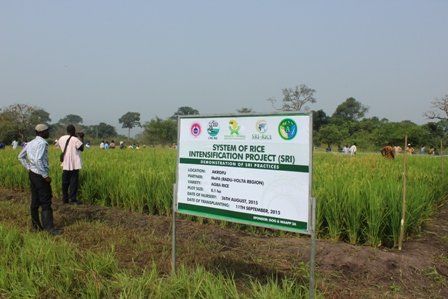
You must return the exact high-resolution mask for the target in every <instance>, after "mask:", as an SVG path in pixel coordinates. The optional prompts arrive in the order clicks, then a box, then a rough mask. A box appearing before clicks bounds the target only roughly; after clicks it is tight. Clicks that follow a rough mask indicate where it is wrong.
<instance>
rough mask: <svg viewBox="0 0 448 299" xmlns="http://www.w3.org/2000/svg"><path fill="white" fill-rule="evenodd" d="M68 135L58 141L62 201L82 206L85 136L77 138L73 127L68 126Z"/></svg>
mask: <svg viewBox="0 0 448 299" xmlns="http://www.w3.org/2000/svg"><path fill="white" fill-rule="evenodd" d="M67 134H68V135H64V136H62V137H61V138H59V139H58V143H59V148H60V149H61V151H62V154H61V162H62V163H61V166H62V200H63V202H64V203H71V204H77V205H79V204H82V202H81V201H80V200H78V197H77V196H78V186H79V170H80V169H81V168H82V161H81V152H82V151H83V150H84V144H83V139H84V134H83V133H79V134H78V136H79V138H78V137H77V136H76V129H75V126H73V125H68V126H67Z"/></svg>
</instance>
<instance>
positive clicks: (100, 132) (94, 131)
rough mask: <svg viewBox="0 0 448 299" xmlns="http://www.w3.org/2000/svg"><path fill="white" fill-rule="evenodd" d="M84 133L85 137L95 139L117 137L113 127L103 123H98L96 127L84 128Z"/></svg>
mask: <svg viewBox="0 0 448 299" xmlns="http://www.w3.org/2000/svg"><path fill="white" fill-rule="evenodd" d="M84 133H85V134H86V135H89V136H92V137H95V138H106V137H115V136H117V131H116V130H115V127H114V126H112V125H109V124H106V123H103V122H100V123H99V124H98V125H93V126H87V127H84Z"/></svg>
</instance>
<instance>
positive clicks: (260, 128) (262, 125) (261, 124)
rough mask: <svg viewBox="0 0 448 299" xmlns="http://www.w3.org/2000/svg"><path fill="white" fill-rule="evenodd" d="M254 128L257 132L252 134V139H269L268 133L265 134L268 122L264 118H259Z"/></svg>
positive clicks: (270, 137)
mask: <svg viewBox="0 0 448 299" xmlns="http://www.w3.org/2000/svg"><path fill="white" fill-rule="evenodd" d="M255 129H256V130H257V133H255V134H252V139H253V140H271V139H272V136H271V135H270V134H269V135H268V134H266V133H267V131H268V122H267V121H266V120H264V119H260V120H258V121H257V123H256V124H255Z"/></svg>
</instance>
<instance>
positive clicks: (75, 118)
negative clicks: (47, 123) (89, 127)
mask: <svg viewBox="0 0 448 299" xmlns="http://www.w3.org/2000/svg"><path fill="white" fill-rule="evenodd" d="M82 121H83V119H82V117H81V116H79V115H76V114H68V115H66V116H65V117H64V118H61V119H60V120H59V123H60V124H61V125H64V126H67V125H79V124H82Z"/></svg>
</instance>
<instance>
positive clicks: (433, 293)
mask: <svg viewBox="0 0 448 299" xmlns="http://www.w3.org/2000/svg"><path fill="white" fill-rule="evenodd" d="M28 197H29V196H28V194H27V193H23V192H19V191H11V190H0V223H6V224H10V225H14V226H17V227H19V228H21V229H23V230H27V229H28V228H29V216H28V201H29V199H28ZM53 207H54V210H55V223H56V225H57V226H58V227H63V229H64V233H63V235H62V236H60V237H57V238H64V239H65V240H67V241H69V242H70V243H72V244H73V245H74V246H76V247H78V248H79V249H81V250H84V249H86V250H87V249H88V250H93V251H99V252H100V251H105V250H113V251H114V253H115V256H116V257H117V259H118V260H119V263H120V265H121V266H122V267H125V268H128V269H131V270H132V271H136V272H140V271H142V269H144V268H145V267H148V266H151V264H153V263H155V264H156V265H157V267H158V268H159V269H160V270H161V271H162V272H165V273H168V272H169V270H170V261H171V218H169V217H163V216H150V215H143V214H140V213H132V212H128V211H124V210H121V209H117V208H106V207H100V206H91V205H82V206H71V205H62V204H60V203H59V201H57V200H55V202H54V205H53ZM176 226H177V261H178V264H183V265H186V266H187V267H194V266H195V265H202V266H204V267H205V268H207V269H208V270H210V271H212V272H221V273H231V274H233V275H234V277H235V279H236V280H237V283H238V285H240V286H241V287H243V288H244V285H245V283H247V281H248V280H249V278H257V279H259V280H264V279H266V278H268V277H280V278H281V277H297V276H298V275H303V274H304V273H305V272H306V269H305V268H306V267H305V266H304V265H305V264H306V263H307V262H308V257H309V245H310V240H309V238H307V237H297V236H294V235H291V234H289V235H286V236H282V237H278V236H266V235H264V236H261V235H257V234H254V233H248V232H244V231H241V230H237V229H233V228H223V227H221V226H219V225H218V224H200V223H197V222H193V221H189V220H185V219H178V220H177V222H176ZM317 244H318V249H317V257H316V259H317V260H316V262H317V277H318V288H319V290H320V292H321V293H322V294H323V295H324V296H325V297H328V298H359V297H362V298H366V297H367V298H377V297H388V298H448V206H446V205H445V206H443V207H440V209H439V212H438V214H437V215H436V216H435V217H434V218H433V219H431V220H429V221H427V223H426V225H425V227H424V230H423V232H422V233H421V235H420V236H418V237H416V238H414V239H413V240H408V241H406V242H405V244H404V246H403V250H402V251H401V252H400V251H398V250H392V249H387V248H372V247H368V246H354V245H350V244H346V243H342V242H335V241H332V240H318V242H317Z"/></svg>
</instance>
